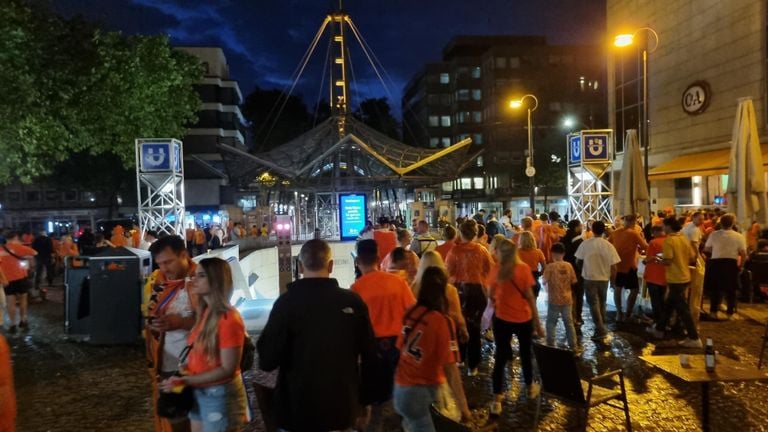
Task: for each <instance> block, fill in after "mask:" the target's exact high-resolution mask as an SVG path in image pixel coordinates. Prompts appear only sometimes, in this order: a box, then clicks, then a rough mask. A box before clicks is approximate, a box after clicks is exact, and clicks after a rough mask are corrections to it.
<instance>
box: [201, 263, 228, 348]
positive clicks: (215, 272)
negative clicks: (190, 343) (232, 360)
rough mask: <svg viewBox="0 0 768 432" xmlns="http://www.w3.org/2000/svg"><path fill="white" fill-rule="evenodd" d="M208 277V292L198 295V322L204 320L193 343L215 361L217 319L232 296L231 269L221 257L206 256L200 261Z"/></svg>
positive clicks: (226, 309)
mask: <svg viewBox="0 0 768 432" xmlns="http://www.w3.org/2000/svg"><path fill="white" fill-rule="evenodd" d="M200 266H201V267H202V268H203V270H205V274H206V277H207V278H208V287H209V291H210V292H209V294H208V295H207V296H206V297H208V300H210V303H208V301H207V300H206V299H205V297H203V296H200V300H199V306H198V311H197V321H198V324H199V323H200V321H201V320H204V322H203V324H202V328H201V329H200V333H199V334H198V335H197V338H196V339H195V344H196V345H198V346H200V347H202V349H203V352H204V353H205V354H206V355H207V356H208V360H209V361H212V362H213V361H215V360H216V356H217V355H218V353H219V320H220V319H221V317H222V315H224V314H225V313H226V312H227V311H228V310H229V298H230V297H231V296H232V288H233V286H232V270H230V268H229V264H227V262H226V261H224V260H223V259H221V258H206V259H204V260H201V261H200ZM206 315H207V316H206Z"/></svg>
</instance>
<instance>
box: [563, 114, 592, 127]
mask: <svg viewBox="0 0 768 432" xmlns="http://www.w3.org/2000/svg"><path fill="white" fill-rule="evenodd" d="M579 126H580V127H581V128H582V129H585V130H586V129H592V128H590V127H589V126H587V125H585V124H584V123H582V122H580V121H579V120H578V119H577V118H575V117H571V116H568V117H565V118H563V127H564V128H566V129H568V130H572V129H573V128H575V127H579Z"/></svg>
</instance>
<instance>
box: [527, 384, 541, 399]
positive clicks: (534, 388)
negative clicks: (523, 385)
mask: <svg viewBox="0 0 768 432" xmlns="http://www.w3.org/2000/svg"><path fill="white" fill-rule="evenodd" d="M539 393H541V384H539V383H537V382H532V383H531V385H529V386H528V399H536V398H537V397H539Z"/></svg>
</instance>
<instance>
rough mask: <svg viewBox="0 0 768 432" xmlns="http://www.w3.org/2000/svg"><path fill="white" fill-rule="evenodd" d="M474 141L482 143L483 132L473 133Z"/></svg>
mask: <svg viewBox="0 0 768 432" xmlns="http://www.w3.org/2000/svg"><path fill="white" fill-rule="evenodd" d="M472 142H474V143H475V144H482V143H483V134H480V133H476V134H472Z"/></svg>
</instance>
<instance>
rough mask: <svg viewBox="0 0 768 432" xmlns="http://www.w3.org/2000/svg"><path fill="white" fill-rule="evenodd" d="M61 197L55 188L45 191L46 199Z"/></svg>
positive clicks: (56, 199)
mask: <svg viewBox="0 0 768 432" xmlns="http://www.w3.org/2000/svg"><path fill="white" fill-rule="evenodd" d="M60 199H61V192H59V191H55V190H49V191H45V200H46V201H58V200H60Z"/></svg>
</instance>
